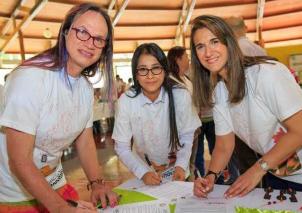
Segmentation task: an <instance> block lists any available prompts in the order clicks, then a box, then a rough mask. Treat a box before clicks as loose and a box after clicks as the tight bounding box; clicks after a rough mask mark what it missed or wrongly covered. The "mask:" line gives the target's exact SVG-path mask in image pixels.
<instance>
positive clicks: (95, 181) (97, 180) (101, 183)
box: [87, 178, 105, 191]
mask: <svg viewBox="0 0 302 213" xmlns="http://www.w3.org/2000/svg"><path fill="white" fill-rule="evenodd" d="M94 183H96V184H100V185H104V184H105V181H104V179H102V178H98V179H96V180H91V181H89V182H88V184H87V190H88V191H89V190H90V189H91V188H92V185H93V184H94Z"/></svg>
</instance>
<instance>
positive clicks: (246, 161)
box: [234, 136, 260, 174]
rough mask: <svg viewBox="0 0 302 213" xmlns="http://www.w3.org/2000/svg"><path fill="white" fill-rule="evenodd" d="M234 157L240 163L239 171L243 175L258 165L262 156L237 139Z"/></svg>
mask: <svg viewBox="0 0 302 213" xmlns="http://www.w3.org/2000/svg"><path fill="white" fill-rule="evenodd" d="M234 155H235V156H236V159H237V161H238V169H239V172H240V174H243V173H245V172H246V170H248V169H249V168H250V167H251V166H253V165H254V163H256V161H257V160H258V159H259V157H260V156H258V154H257V153H256V152H255V151H254V150H252V149H251V148H250V147H248V145H246V144H245V143H244V142H243V141H242V140H241V139H240V138H239V137H237V136H236V137H235V150H234Z"/></svg>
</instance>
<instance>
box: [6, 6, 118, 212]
mask: <svg viewBox="0 0 302 213" xmlns="http://www.w3.org/2000/svg"><path fill="white" fill-rule="evenodd" d="M111 68H112V26H111V22H110V18H109V16H108V15H107V14H106V12H105V11H103V10H102V9H101V8H99V7H98V6H97V5H94V4H89V3H86V4H81V5H78V6H75V7H73V8H72V9H71V10H70V11H69V12H68V14H67V15H66V18H65V20H64V21H63V24H62V26H61V28H60V32H59V35H58V41H57V44H56V45H55V46H54V47H53V48H51V49H49V50H46V51H45V52H43V53H41V54H38V55H37V56H35V57H33V58H31V59H29V60H27V61H25V62H24V63H22V64H21V65H20V66H18V67H17V68H16V69H15V70H14V71H13V72H12V73H11V74H10V75H9V78H8V81H7V83H6V86H5V98H4V107H3V110H2V112H1V116H0V125H1V126H3V127H5V131H4V132H5V134H1V143H0V152H1V154H0V162H1V165H0V170H1V172H0V212H27V213H28V212H30V213H33V212H96V209H95V207H94V206H93V204H94V205H96V203H97V202H99V201H101V203H102V206H103V207H106V199H108V200H109V204H110V205H111V206H114V205H116V203H117V197H116V194H115V193H113V192H112V191H111V190H109V189H108V188H107V186H105V185H104V181H103V179H101V177H100V173H101V172H100V167H99V164H98V160H97V155H96V148H95V143H94V140H93V135H92V121H93V117H92V110H93V88H92V85H91V83H90V82H89V80H88V77H92V76H94V75H95V74H96V72H98V71H99V70H103V74H104V76H105V77H106V80H107V82H108V84H107V88H108V94H109V93H110V84H111V83H110V82H111V75H112V71H111ZM73 142H74V143H75V147H76V149H77V152H78V155H79V160H80V163H81V165H82V167H83V169H84V172H85V174H86V176H87V178H88V181H89V182H88V184H87V187H88V189H91V202H92V203H93V204H92V203H88V202H84V201H77V200H78V199H79V196H78V194H77V192H76V191H75V189H74V188H73V187H71V186H70V185H69V184H67V182H66V179H65V176H64V173H63V168H62V165H61V162H60V159H61V156H62V153H63V150H64V149H66V148H67V147H68V146H70V145H71V144H72V143H73ZM106 197H107V198H106ZM67 199H72V200H74V201H77V207H73V206H71V205H68V203H67V202H66V201H65V200H67Z"/></svg>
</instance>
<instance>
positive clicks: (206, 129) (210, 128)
mask: <svg viewBox="0 0 302 213" xmlns="http://www.w3.org/2000/svg"><path fill="white" fill-rule="evenodd" d="M204 137H206V139H207V141H208V146H209V152H210V154H211V155H212V152H213V150H214V147H215V124H214V121H209V122H202V127H201V132H200V134H199V136H198V147H197V152H196V159H195V167H196V168H197V169H198V170H199V172H200V174H201V176H204V175H205V165H204V157H203V154H204Z"/></svg>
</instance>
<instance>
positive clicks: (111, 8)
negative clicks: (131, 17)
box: [107, 0, 116, 17]
mask: <svg viewBox="0 0 302 213" xmlns="http://www.w3.org/2000/svg"><path fill="white" fill-rule="evenodd" d="M115 4H116V0H111V2H110V4H109V6H108V10H107V13H108V15H109V16H110V17H111V15H112V12H113V8H114V5H115Z"/></svg>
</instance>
